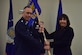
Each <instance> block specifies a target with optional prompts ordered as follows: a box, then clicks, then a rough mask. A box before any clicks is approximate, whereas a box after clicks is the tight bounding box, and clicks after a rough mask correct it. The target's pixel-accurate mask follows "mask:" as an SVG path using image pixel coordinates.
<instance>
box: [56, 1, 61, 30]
mask: <svg viewBox="0 0 82 55" xmlns="http://www.w3.org/2000/svg"><path fill="white" fill-rule="evenodd" d="M61 14H62V2H61V0H59V7H58V15H57V22H56V30H57V29H58V20H59V16H61Z"/></svg>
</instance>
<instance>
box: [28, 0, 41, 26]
mask: <svg viewBox="0 0 82 55" xmlns="http://www.w3.org/2000/svg"><path fill="white" fill-rule="evenodd" d="M27 6H30V7H31V8H32V10H33V17H32V18H33V19H31V20H30V21H29V22H28V25H29V26H31V25H32V24H33V23H34V22H36V23H37V21H36V20H37V19H38V18H37V16H36V11H35V9H37V10H38V13H39V15H40V14H41V8H40V6H39V4H38V0H29V3H28V5H27Z"/></svg>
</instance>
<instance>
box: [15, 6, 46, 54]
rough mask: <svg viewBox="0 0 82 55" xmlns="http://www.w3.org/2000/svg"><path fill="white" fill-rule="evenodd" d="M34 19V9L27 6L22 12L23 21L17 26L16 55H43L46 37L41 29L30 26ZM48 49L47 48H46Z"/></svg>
mask: <svg viewBox="0 0 82 55" xmlns="http://www.w3.org/2000/svg"><path fill="white" fill-rule="evenodd" d="M31 17H32V9H31V8H30V7H29V6H26V7H25V8H24V10H23V12H22V17H21V19H20V20H19V21H18V22H17V23H16V26H15V36H16V37H15V40H14V41H15V55H43V54H44V37H43V34H42V33H41V32H38V30H39V29H37V28H36V27H35V25H36V24H33V26H29V25H28V23H29V20H30V19H31ZM39 31H40V30H39ZM46 49H47V48H46Z"/></svg>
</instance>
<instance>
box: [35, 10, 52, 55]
mask: <svg viewBox="0 0 82 55" xmlns="http://www.w3.org/2000/svg"><path fill="white" fill-rule="evenodd" d="M35 12H36V16H37V18H38V21H39V22H40V17H39V13H38V10H37V9H35ZM43 36H44V41H47V39H46V36H45V33H44V31H43ZM47 51H48V55H51V52H50V50H47Z"/></svg>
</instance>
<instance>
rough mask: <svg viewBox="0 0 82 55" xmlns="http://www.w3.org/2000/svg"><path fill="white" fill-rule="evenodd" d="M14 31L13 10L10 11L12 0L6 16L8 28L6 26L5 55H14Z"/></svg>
mask: <svg viewBox="0 0 82 55" xmlns="http://www.w3.org/2000/svg"><path fill="white" fill-rule="evenodd" d="M14 37H15V33H14V29H13V9H12V0H10V9H9V16H8V26H7V44H6V54H7V55H14V44H13V42H14Z"/></svg>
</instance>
